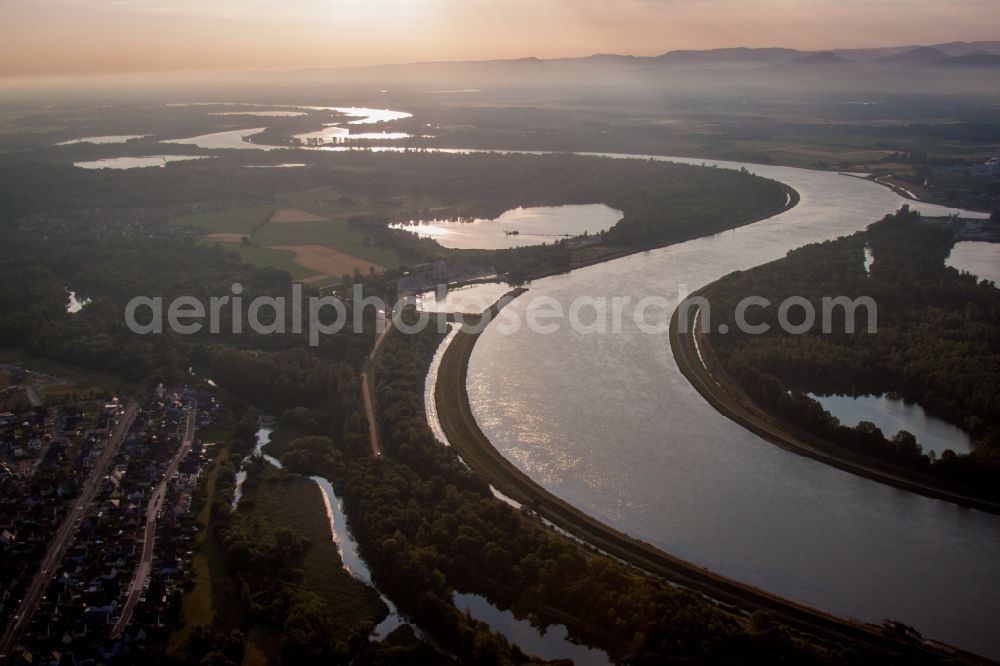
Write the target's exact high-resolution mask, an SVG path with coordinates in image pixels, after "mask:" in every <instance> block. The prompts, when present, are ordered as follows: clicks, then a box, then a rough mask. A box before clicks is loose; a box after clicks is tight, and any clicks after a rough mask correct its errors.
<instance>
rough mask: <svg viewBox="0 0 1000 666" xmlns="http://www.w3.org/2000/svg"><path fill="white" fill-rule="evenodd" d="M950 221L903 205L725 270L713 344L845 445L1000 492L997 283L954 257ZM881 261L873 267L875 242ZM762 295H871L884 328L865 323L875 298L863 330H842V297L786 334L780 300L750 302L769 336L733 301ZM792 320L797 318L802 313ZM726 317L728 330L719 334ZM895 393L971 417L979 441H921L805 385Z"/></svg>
mask: <svg viewBox="0 0 1000 666" xmlns="http://www.w3.org/2000/svg"><path fill="white" fill-rule="evenodd" d="M954 240H955V239H954V236H953V233H952V232H951V231H950V230H949V229H948V228H947V227H946V226H944V225H941V224H938V223H935V222H934V221H931V220H923V219H921V217H920V215H919V213H916V212H914V211H910V210H907V209H905V208H904V209H903V210H901V211H900V212H898V213H897V214H895V215H890V216H887V217H886V218H885V219H883V220H881V221H880V222H878V223H876V224H873V225H872V226H870V227H869V228H868V230H867V231H865V232H861V233H858V234H854V235H852V236H849V237H845V238H841V239H838V240H834V241H829V242H826V243H821V244H817V245H810V246H807V247H804V248H800V249H798V250H795V251H793V252H791V253H789V255H788V257H787V258H785V259H782V260H780V261H776V262H773V263H770V264H767V265H765V266H761V267H758V268H755V269H752V270H749V271H743V272H738V273H734V274H732V275H729V276H727V277H725V278H723V279H722V280H720V281H719V282H717V283H715V284H714V285H712V286H711V287H710V288H709V289H708V290H706V292H705V294H706V296H707V297H708V298H709V299H710V302H711V305H712V319H713V324H712V327H713V329H715V330H714V331H713V332H712V333H711V334H710V338H709V339H710V343H711V348H712V350H713V351H714V353H715V355H716V357H717V358H718V360H719V362H720V363H721V364H722V366H723V368H725V371H726V373H727V374H728V375H729V376H730V377H732V378H733V379H734V380H735V381H736V382H737V383H738V384H739V386H740V387H741V388H742V389H743V390H744V391H746V393H747V394H748V395H749V396H750V397H751V398H752V399H753V400H754V401H755V402H757V403H759V404H760V405H761V406H762V407H764V408H765V409H766V410H768V411H770V412H772V413H774V414H775V415H777V416H779V417H780V418H782V419H785V420H787V421H788V422H789V423H791V424H793V425H795V426H797V427H800V428H803V429H804V430H806V431H808V432H810V433H814V434H816V435H819V436H821V437H823V438H825V439H826V440H828V441H830V442H832V443H833V444H835V445H836V446H839V447H843V448H844V449H846V450H848V451H851V452H854V453H857V454H861V455H863V456H866V457H869V458H870V459H876V460H878V461H881V462H884V463H888V464H890V465H892V466H894V467H895V468H898V469H902V470H904V471H909V472H910V473H913V474H919V475H921V478H922V479H924V478H930V479H931V480H933V481H935V482H936V483H939V484H942V485H945V486H947V487H950V488H955V489H960V490H962V491H965V492H968V493H970V494H973V495H977V496H981V497H987V498H991V499H994V500H995V499H997V498H998V497H1000V495H998V490H997V489H998V488H1000V485H998V481H1000V290H998V289H997V288H996V287H995V286H991V285H990V284H989V283H985V282H977V280H976V279H975V278H974V277H972V276H970V275H968V274H960V273H959V272H958V271H957V270H955V269H954V268H950V267H946V266H945V264H944V259H945V257H947V255H948V252H949V251H950V249H951V247H952V245H953V243H954ZM866 244H867V245H868V246H869V247H870V248H871V251H872V253H873V254H874V256H875V261H874V263H873V265H872V266H871V272H870V275H869V274H867V273H866V272H865V270H864V262H863V253H864V249H865V245H866ZM749 294H753V295H759V296H763V297H765V298H768V299H769V300H770V301H771V302H772V303H778V302H780V301H781V300H783V299H785V298H787V297H789V296H792V295H800V296H804V297H805V298H807V299H808V300H809V301H810V302H811V303H812V304H813V306H814V307H815V311H816V312H817V313H818V312H822V308H821V298H822V297H824V296H829V295H831V294H836V295H845V296H848V297H850V298H852V299H854V298H858V297H860V296H870V297H871V298H873V299H874V300H875V302H876V303H877V304H878V321H877V324H878V333H877V334H869V333H867V324H868V320H867V311H866V310H865V309H864V308H859V309H858V310H857V311H856V314H857V321H856V322H855V327H856V331H857V332H856V333H853V334H850V333H844V331H845V328H844V311H843V309H841V308H837V309H835V310H834V312H833V314H834V317H833V319H832V321H831V323H832V329H833V331H834V332H833V333H830V334H825V333H822V332H821V331H819V330H818V327H816V328H815V329H814V330H812V331H810V332H808V333H806V334H804V335H789V334H787V333H784V332H782V331H781V329H780V327H779V326H778V323H777V308H775V307H771V308H767V309H763V308H751V309H750V310H748V312H747V320H748V322H749V323H751V324H761V323H766V324H769V325H770V326H771V330H770V331H768V332H767V333H766V334H764V335H748V334H745V333H741V332H740V331H739V327H737V326H736V325H735V317H734V312H735V307H736V304H737V303H738V302H739V300H740V299H742V298H743V297H744V296H746V295H749ZM793 321H797V320H795V319H794V316H793ZM720 324H726V325H728V327H729V331H730V332H729V333H728V334H725V335H722V334H720V333H718V326H719V325H720ZM810 392H811V393H820V394H833V393H836V394H847V395H865V394H883V393H890V394H893V395H898V396H899V397H901V398H903V399H904V400H907V401H910V402H916V403H919V404H920V405H921V406H922V407H923V408H924V409H925V410H926V411H927V412H928V413H930V414H933V415H935V416H938V417H940V418H942V419H945V420H946V421H948V422H950V423H953V424H956V425H958V426H961V427H962V428H964V429H965V430H966V431H968V432H969V433H970V434H971V435H972V437H973V438H974V440H975V446H974V449H973V451H972V452H970V453H968V454H965V455H959V454H956V453H955V452H954V451H951V450H946V451H944V452H943V453H942V454H941V455H940V456H936V455H934V453H933V452H931V453H925V452H924V451H923V450H922V448H921V446H920V443H919V442H918V441H917V440H916V438H915V437H914V436H913V435H912V434H911V433H909V432H906V431H900V432H899V433H883V432H881V431H880V430H879V429H878V428H876V427H875V426H874V425H873V424H871V423H868V422H862V423H860V424H858V425H857V426H855V427H848V426H847V425H844V424H841V423H840V422H839V421H838V420H837V419H836V418H834V417H833V416H831V415H830V414H829V412H827V411H825V410H824V409H823V408H822V407H821V406H820V404H819V403H818V402H817V401H816V400H814V399H812V398H810V397H809V396H808V395H806V393H810Z"/></svg>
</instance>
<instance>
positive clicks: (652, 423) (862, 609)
mask: <svg viewBox="0 0 1000 666" xmlns="http://www.w3.org/2000/svg"><path fill="white" fill-rule="evenodd" d="M660 159H670V160H672V161H678V162H686V163H693V164H702V163H706V161H703V160H692V159H678V158H660ZM707 163H708V164H713V163H712V162H707ZM718 165H719V166H721V167H726V168H740V167H744V166H745V167H746V168H747V169H748V170H750V171H752V172H754V173H757V174H759V175H762V176H765V177H768V178H774V179H776V180H779V181H782V182H785V183H787V184H789V185H790V186H792V187H794V188H795V189H796V190H798V192H799V193H800V195H801V201H800V203H799V204H798V205H797V206H796V207H795V208H793V209H791V210H789V211H786V212H785V213H782V214H780V215H777V216H775V217H773V218H771V219H768V220H765V221H762V222H758V223H756V224H753V225H749V226H746V227H742V228H739V229H734V230H731V231H726V232H723V233H719V234H714V235H712V236H708V237H705V238H700V239H697V240H693V241H689V242H686V243H680V244H677V245H673V246H670V247H667V248H662V249H659V250H653V251H649V252H644V253H641V254H636V255H632V256H629V257H625V258H622V259H618V260H615V261H612V262H608V263H604V264H598V265H595V266H591V267H587V268H584V269H580V270H576V271H573V272H572V273H569V274H565V275H557V276H553V277H550V278H546V279H543V280H537V281H535V282H534V283H532V284H531V290H530V291H529V292H528V293H527V294H525V295H524V296H522V297H521V298H519V299H517V300H516V301H514V302H513V303H512V304H511V305H509V306H508V309H509V310H512V311H513V313H514V314H517V315H518V316H520V317H521V318H522V320H523V318H524V314H525V309H526V308H527V307H528V304H529V303H530V302H531V301H532V300H533V299H534V298H537V297H539V296H549V297H552V298H554V299H555V300H556V301H557V302H558V303H560V304H561V305H562V306H563V308H564V309H568V307H569V303H570V302H571V301H572V300H573V299H574V298H576V297H580V296H591V297H602V296H603V297H606V298H607V299H608V300H609V301H610V299H611V298H613V297H616V296H620V297H624V296H629V297H631V298H632V304H634V303H635V302H636V301H638V299H640V298H642V297H644V296H651V295H656V296H661V297H666V298H668V299H670V301H671V303H672V305H671V308H664V309H661V310H660V311H658V312H657V315H658V317H659V318H660V319H661V320H662V322H663V323H665V322H667V321H668V320H669V318H670V314H671V310H672V307H673V305H674V304H676V302H677V300H678V289H679V287H681V286H682V285H683V286H686V288H687V289H688V290H689V291H693V290H695V289H697V288H699V287H701V286H703V285H706V284H708V283H710V282H712V281H714V280H717V279H718V278H720V277H722V276H723V275H726V274H727V273H729V272H731V271H734V270H741V269H747V268H751V267H753V266H757V265H759V264H762V263H765V262H767V261H771V260H774V259H778V258H780V257H782V256H783V255H784V254H786V253H787V252H788V251H789V250H792V249H794V248H797V247H801V246H803V245H806V244H808V243H814V242H818V241H823V240H827V239H832V238H836V237H838V236H840V235H843V234H848V233H852V232H854V231H857V230H860V229H863V228H865V227H866V226H868V225H869V224H871V223H872V222H874V221H876V220H878V219H880V218H881V217H882V216H884V215H885V214H887V213H890V212H892V211H894V210H895V209H897V208H898V207H899V206H901V205H902V204H904V203H908V204H909V205H910V206H911V207H913V208H916V209H918V210H921V211H922V212H924V213H925V214H936V215H943V214H947V213H950V212H952V210H951V209H946V208H942V207H938V206H933V205H926V204H921V203H915V202H912V201H907V200H904V199H902V198H900V197H899V196H898V195H896V194H894V193H893V192H892V191H890V190H889V189H887V188H884V187H882V186H880V185H877V184H873V183H871V182H868V181H865V180H862V179H859V178H851V177H846V176H841V175H838V174H836V173H830V172H820V171H810V170H805V169H795V168H790V167H774V166H760V165H753V164H739V163H718ZM630 309H631V306H627V307H626V308H625V314H626V317H624V321H623V326H622V331H621V333H618V334H614V335H600V334H596V335H587V334H584V333H579V332H575V331H574V330H572V328H571V327H569V326H565V325H564V326H560V327H558V330H557V331H556V332H554V333H551V334H547V335H546V334H541V333H536V332H532V331H531V330H529V328H527V327H521V328H520V329H519V330H518V331H517V332H516V333H513V334H504V333H501V332H500V330H499V327H498V326H495V325H494V326H490V327H489V328H488V329H487V330H486V332H485V333H484V334H483V335H482V337H481V338H480V340H479V342H478V344H477V345H476V349H475V351H474V353H473V355H472V359H471V362H470V368H469V375H468V390H469V396H470V401H471V404H472V409H473V412H474V413H475V415H476V418H477V420H478V421H479V424H480V426H481V428H482V430H483V432H484V433H485V434H486V435H487V436H488V437H489V438H490V440H491V441H492V442H493V443H494V445H495V446H496V447H497V448H498V449H499V450H500V451H501V452H502V453H503V454H504V455H505V456H506V457H507V458H508V459H510V460H511V461H512V462H513V463H514V464H516V465H517V466H518V467H519V468H520V469H522V470H523V471H525V472H526V473H527V474H529V475H530V476H531V477H532V478H533V479H534V480H536V481H537V482H539V483H540V484H542V485H543V486H544V487H546V488H547V489H548V490H550V491H551V492H553V493H554V494H556V495H558V496H560V497H562V498H564V499H566V500H568V501H570V502H572V503H574V504H575V505H577V506H579V507H581V508H582V509H584V510H586V511H587V512H589V513H590V514H592V515H594V516H596V517H598V518H600V519H601V520H604V521H606V522H607V523H609V524H610V525H612V526H614V527H616V528H619V529H622V530H624V531H626V532H628V533H630V534H632V535H634V536H636V537H639V538H641V539H644V540H646V541H649V542H650V543H653V544H655V545H657V546H659V547H661V548H663V549H664V550H666V551H668V552H670V553H672V554H675V555H678V556H680V557H683V558H685V559H687V560H690V561H692V562H694V563H697V564H699V565H703V566H706V567H708V568H710V569H712V570H714V571H717V572H719V573H721V574H724V575H726V576H730V577H732V578H735V579H737V580H741V581H744V582H747V583H751V584H753V585H757V586H760V587H762V588H764V589H766V590H768V591H772V592H775V593H777V594H780V595H783V596H786V597H788V598H790V599H793V600H795V601H799V602H802V603H806V604H809V605H811V606H815V607H817V608H821V609H824V610H827V611H831V612H834V613H837V614H839V615H843V616H847V617H852V618H857V619H860V620H864V621H869V622H875V623H879V622H881V621H882V620H883V619H886V618H895V619H898V620H900V621H903V622H906V623H908V624H912V625H914V626H916V627H917V628H918V629H919V630H920V631H922V632H923V633H924V634H925V635H926V636H929V637H932V638H935V639H938V640H943V641H945V642H948V643H952V644H954V645H957V646H959V647H962V648H965V649H969V650H972V651H975V652H978V653H981V654H985V655H987V656H991V657H994V658H997V657H1000V642H998V641H997V640H996V638H995V636H996V635H997V633H998V631H1000V595H997V594H995V593H994V592H995V590H996V589H997V587H998V585H1000V517H998V516H994V515H989V514H986V513H982V512H979V511H975V510H969V509H963V508H960V507H958V506H955V505H953V504H950V503H947V502H942V501H938V500H932V499H928V498H925V497H921V496H919V495H915V494H912V493H908V492H905V491H901V490H898V489H895V488H892V487H890V486H886V485H883V484H880V483H877V482H874V481H870V480H867V479H864V478H861V477H858V476H856V475H853V474H849V473H847V472H843V471H841V470H838V469H835V468H832V467H829V466H827V465H824V464H822V463H819V462H816V461H814V460H811V459H809V458H805V457H802V456H798V455H795V454H793V453H789V452H787V451H784V450H782V449H779V448H778V447H776V446H774V445H772V444H770V443H768V442H766V441H764V440H762V439H761V438H759V437H757V436H756V435H754V434H752V433H750V432H748V431H746V430H745V429H743V428H741V427H739V426H738V425H736V424H735V423H733V422H732V421H729V420H728V419H726V418H725V417H723V416H721V415H720V414H719V413H718V412H716V411H715V410H714V409H713V408H712V407H711V406H710V405H709V404H708V403H706V402H705V401H704V400H703V399H702V398H701V396H700V395H699V394H698V393H697V392H696V391H695V390H694V389H693V388H692V387H691V385H690V384H689V383H688V381H687V380H686V379H685V378H684V377H683V375H681V373H680V372H679V371H678V369H677V366H676V363H675V362H674V358H673V355H672V353H671V350H670V346H669V341H668V338H667V335H666V333H663V334H662V335H652V334H648V333H643V332H641V331H640V330H639V329H638V327H637V326H636V325H635V323H634V322H633V320H632V318H631V316H630ZM650 319H651V317H647V321H648V320H650ZM570 387H572V388H571V389H570Z"/></svg>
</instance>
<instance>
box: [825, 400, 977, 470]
mask: <svg viewBox="0 0 1000 666" xmlns="http://www.w3.org/2000/svg"><path fill="white" fill-rule="evenodd" d="M809 397H810V398H813V399H814V400H817V401H818V402H819V404H821V405H823V409H825V410H826V411H828V412H830V414H832V415H833V416H836V417H837V418H838V419H840V422H841V424H843V425H846V426H850V427H854V426H856V425H857V424H858V423H860V422H861V421H870V422H871V423H874V424H875V425H876V426H878V428H879V429H880V430H881V431H882V434H884V435H885V436H886V438H887V439H892V436H893V435H895V434H896V433H897V432H899V431H900V430H907V431H909V432H910V433H912V434H913V435H914V436H915V437H916V438H917V443H918V444H920V446H922V447H923V448H924V453H927V452H929V451H933V452H934V453H936V454H937V455H938V456H939V457H940V455H941V454H942V453H944V451H945V450H946V449H951V450H952V451H954V452H955V453H968V452H969V451H971V450H972V437H971V436H970V435H969V433H967V432H965V431H964V430H962V429H961V428H959V427H958V426H955V425H952V424H950V423H948V422H947V421H944V420H942V419H939V418H937V417H935V416H931V415H929V414H927V413H926V412H925V411H924V409H923V407H921V406H920V405H917V404H909V405H908V404H906V403H905V402H904V401H903V400H901V399H899V398H890V397H889V396H886V395H862V396H858V397H856V398H855V397H852V396H849V395H825V396H821V395H814V394H812V393H810V394H809Z"/></svg>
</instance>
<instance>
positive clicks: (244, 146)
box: [160, 127, 282, 150]
mask: <svg viewBox="0 0 1000 666" xmlns="http://www.w3.org/2000/svg"><path fill="white" fill-rule="evenodd" d="M265 129H267V128H266V127H254V128H252V129H238V130H229V131H226V132H212V133H211V134H202V135H201V136H192V137H190V138H187V139H164V140H163V141H160V143H180V144H184V145H190V146H198V147H199V148H205V149H207V150H228V149H236V150H253V149H256V150H279V149H281V148H282V146H268V145H264V144H259V143H250V142H249V141H247V140H246V139H247V137H251V136H253V135H254V134H260V133H261V132H263V131H264V130H265Z"/></svg>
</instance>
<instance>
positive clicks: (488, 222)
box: [392, 204, 622, 250]
mask: <svg viewBox="0 0 1000 666" xmlns="http://www.w3.org/2000/svg"><path fill="white" fill-rule="evenodd" d="M620 219H622V212H621V211H620V210H615V209H614V208H611V207H609V206H605V205H604V204H584V205H568V206H537V207H532V208H513V209H511V210H508V211H506V212H504V213H503V214H502V215H500V217H496V218H493V219H482V218H476V219H474V220H471V221H464V222H463V221H451V220H429V221H413V222H408V223H399V224H393V225H392V228H393V229H403V230H405V231H412V232H413V233H415V234H417V235H418V236H420V237H421V238H433V239H434V240H436V241H437V242H438V243H440V244H441V245H442V246H444V247H447V248H452V249H461V250H474V249H481V250H499V249H503V248H510V247H524V246H526V245H541V244H542V243H555V242H556V241H559V240H563V239H565V238H571V237H573V236H582V235H583V234H584V233H588V234H597V233H600V232H601V231H606V230H607V229H610V228H611V227H612V226H614V225H615V224H616V223H617V222H618V220H620ZM515 231H516V232H517V233H516V235H515V234H513V233H512V232H515Z"/></svg>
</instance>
